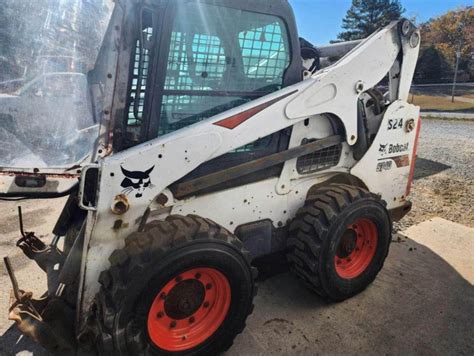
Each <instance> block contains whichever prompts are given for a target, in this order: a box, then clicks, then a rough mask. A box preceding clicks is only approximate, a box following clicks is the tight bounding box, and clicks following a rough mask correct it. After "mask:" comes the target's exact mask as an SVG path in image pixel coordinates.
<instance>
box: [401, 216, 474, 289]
mask: <svg viewBox="0 0 474 356" xmlns="http://www.w3.org/2000/svg"><path fill="white" fill-rule="evenodd" d="M402 234H403V235H404V236H406V237H409V238H410V239H412V240H414V241H416V242H418V243H419V244H421V245H424V246H426V247H428V248H429V249H430V250H431V251H433V252H434V253H435V254H437V255H438V256H439V257H441V258H443V259H444V260H445V261H446V262H447V263H449V264H450V265H451V266H452V267H453V268H454V269H455V270H456V271H457V272H458V273H459V274H460V275H461V276H463V277H464V278H465V279H467V280H468V281H469V282H471V283H472V284H474V229H473V228H470V227H467V226H464V225H461V224H457V223H454V222H452V221H449V220H445V219H443V218H439V217H436V218H433V219H430V220H428V221H424V222H422V223H420V224H417V225H413V226H411V227H410V228H408V229H407V230H405V231H404V232H402Z"/></svg>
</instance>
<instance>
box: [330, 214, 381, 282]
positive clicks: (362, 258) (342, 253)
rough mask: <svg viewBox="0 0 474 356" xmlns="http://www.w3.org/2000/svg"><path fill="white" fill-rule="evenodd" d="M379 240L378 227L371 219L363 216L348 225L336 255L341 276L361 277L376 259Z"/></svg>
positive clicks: (337, 269) (348, 277)
mask: <svg viewBox="0 0 474 356" xmlns="http://www.w3.org/2000/svg"><path fill="white" fill-rule="evenodd" d="M377 240H378V233H377V227H376V226H375V224H374V222H373V221H371V220H369V219H365V218H361V219H358V220H357V221H355V222H354V223H353V224H351V225H350V226H348V228H347V230H346V231H345V232H344V235H343V236H342V238H341V240H340V242H339V245H338V247H337V251H336V256H335V257H334V263H335V264H336V272H337V274H338V275H339V277H341V278H345V279H352V278H356V277H359V276H360V275H361V274H362V273H363V272H364V271H365V270H366V269H367V267H369V265H370V263H371V262H372V260H373V259H374V256H375V251H376V249H377Z"/></svg>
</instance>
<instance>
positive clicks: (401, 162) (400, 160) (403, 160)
mask: <svg viewBox="0 0 474 356" xmlns="http://www.w3.org/2000/svg"><path fill="white" fill-rule="evenodd" d="M392 160H393V161H394V162H395V164H396V165H397V167H398V168H400V167H408V166H409V165H410V156H409V155H403V156H397V157H392Z"/></svg>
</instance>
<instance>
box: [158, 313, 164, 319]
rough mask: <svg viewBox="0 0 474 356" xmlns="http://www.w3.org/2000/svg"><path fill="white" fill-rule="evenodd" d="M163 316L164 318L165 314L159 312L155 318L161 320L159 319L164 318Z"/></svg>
mask: <svg viewBox="0 0 474 356" xmlns="http://www.w3.org/2000/svg"><path fill="white" fill-rule="evenodd" d="M164 316H165V314H164V313H163V312H159V313H158V314H156V317H157V318H158V319H161V318H162V317H164Z"/></svg>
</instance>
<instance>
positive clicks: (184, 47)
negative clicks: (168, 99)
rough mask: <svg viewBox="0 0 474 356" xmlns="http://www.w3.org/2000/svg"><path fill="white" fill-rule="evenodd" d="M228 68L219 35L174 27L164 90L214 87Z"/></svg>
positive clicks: (208, 88) (209, 88)
mask: <svg viewBox="0 0 474 356" xmlns="http://www.w3.org/2000/svg"><path fill="white" fill-rule="evenodd" d="M190 36H191V40H190ZM225 68H226V57H225V55H224V48H223V47H222V46H221V41H220V39H219V38H218V37H216V36H211V35H204V34H187V33H183V32H177V31H174V32H173V33H172V34H171V46H170V53H169V57H168V66H167V73H166V79H165V90H212V89H213V87H215V86H216V85H218V84H219V83H220V80H221V79H222V76H223V74H224V71H225Z"/></svg>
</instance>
